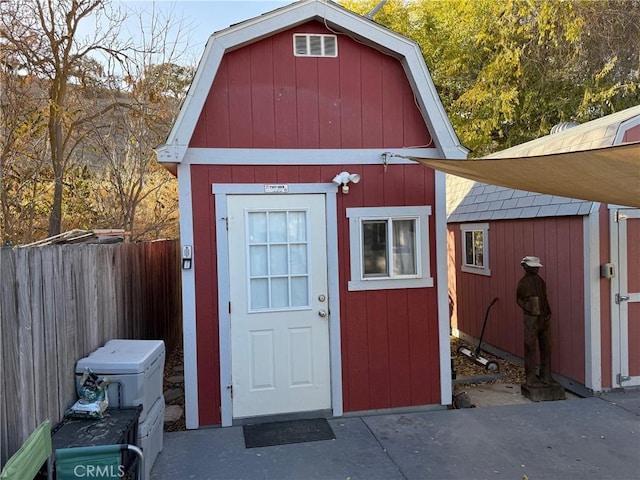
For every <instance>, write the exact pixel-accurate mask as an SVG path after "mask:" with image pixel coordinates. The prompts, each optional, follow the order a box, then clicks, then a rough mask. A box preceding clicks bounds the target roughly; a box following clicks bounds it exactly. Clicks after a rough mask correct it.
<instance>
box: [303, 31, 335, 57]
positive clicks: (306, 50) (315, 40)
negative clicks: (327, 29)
mask: <svg viewBox="0 0 640 480" xmlns="http://www.w3.org/2000/svg"><path fill="white" fill-rule="evenodd" d="M293 54H294V55H295V56H296V57H337V56H338V38H337V37H336V36H335V35H320V34H313V33H296V34H294V35H293Z"/></svg>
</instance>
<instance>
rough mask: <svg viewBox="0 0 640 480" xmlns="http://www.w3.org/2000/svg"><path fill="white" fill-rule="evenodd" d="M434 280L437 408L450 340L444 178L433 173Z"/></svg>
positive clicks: (447, 382)
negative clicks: (436, 298) (436, 337)
mask: <svg viewBox="0 0 640 480" xmlns="http://www.w3.org/2000/svg"><path fill="white" fill-rule="evenodd" d="M435 187H436V191H435V196H436V200H435V201H436V205H435V224H436V251H435V258H436V278H437V279H438V340H439V341H438V343H439V347H440V404H441V405H451V403H452V383H451V339H450V328H451V322H450V318H449V289H448V286H447V284H448V278H449V276H448V265H447V263H448V262H447V222H446V218H447V212H446V210H447V198H446V175H445V174H444V173H442V172H438V171H436V172H435Z"/></svg>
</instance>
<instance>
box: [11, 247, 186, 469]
mask: <svg viewBox="0 0 640 480" xmlns="http://www.w3.org/2000/svg"><path fill="white" fill-rule="evenodd" d="M179 252H180V247H179V245H178V241H177V240H170V241H157V242H148V243H122V244H117V245H57V246H47V247H39V248H36V247H30V248H23V249H7V248H4V249H0V287H1V288H0V427H1V433H0V465H4V463H5V462H6V461H7V460H8V459H9V457H10V456H11V455H13V453H15V452H16V451H17V450H18V448H19V447H20V446H21V445H22V442H23V441H24V440H25V439H26V438H27V437H28V436H29V434H30V433H31V432H32V431H33V430H34V429H35V428H36V426H37V425H38V424H39V423H40V422H41V421H42V420H44V419H46V418H49V419H50V420H51V423H52V424H54V425H55V423H56V422H58V421H60V420H61V419H62V417H63V414H64V411H65V410H66V409H67V408H68V407H69V406H71V404H72V403H73V402H74V401H75V400H76V399H77V397H76V390H75V364H76V362H77V361H78V360H79V359H80V358H83V357H85V356H87V355H88V354H89V353H91V352H93V351H94V350H95V349H96V348H98V347H100V346H102V345H103V344H104V343H105V342H106V341H107V340H110V339H112V338H127V339H160V340H164V341H165V344H166V347H167V351H171V349H172V348H173V347H175V346H176V345H177V344H178V342H179V341H180V339H181V336H182V309H181V296H182V294H181V286H180V258H179Z"/></svg>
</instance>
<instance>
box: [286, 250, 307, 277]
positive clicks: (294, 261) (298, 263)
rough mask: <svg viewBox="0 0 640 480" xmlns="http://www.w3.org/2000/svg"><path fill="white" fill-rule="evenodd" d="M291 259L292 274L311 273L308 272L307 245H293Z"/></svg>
mask: <svg viewBox="0 0 640 480" xmlns="http://www.w3.org/2000/svg"><path fill="white" fill-rule="evenodd" d="M290 255H291V258H290V259H289V263H290V269H291V272H290V273H291V274H300V273H309V272H308V270H307V245H306V244H305V243H303V244H301V245H291V247H290Z"/></svg>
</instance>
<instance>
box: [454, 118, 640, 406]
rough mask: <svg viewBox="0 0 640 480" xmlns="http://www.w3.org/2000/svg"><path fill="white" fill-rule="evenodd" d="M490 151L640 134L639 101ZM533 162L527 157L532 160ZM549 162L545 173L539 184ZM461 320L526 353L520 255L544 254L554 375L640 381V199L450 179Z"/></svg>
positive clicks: (593, 383) (524, 153)
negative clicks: (635, 202) (632, 203)
mask: <svg viewBox="0 0 640 480" xmlns="http://www.w3.org/2000/svg"><path fill="white" fill-rule="evenodd" d="M554 129H555V130H557V131H553V130H552V131H553V133H551V134H550V135H547V136H544V137H541V138H539V139H536V140H533V141H531V142H527V143H524V144H522V145H518V146H515V147H512V148H509V149H506V150H503V151H501V152H498V153H496V154H493V155H489V156H487V157H485V158H488V159H492V158H523V157H529V156H532V157H533V156H541V155H549V154H554V153H563V152H576V154H577V155H579V153H578V152H579V151H584V150H591V149H599V148H605V147H610V146H613V145H620V144H624V143H632V142H638V141H640V105H639V106H635V107H632V108H628V109H626V110H623V111H620V112H617V113H614V114H611V115H608V116H605V117H602V118H600V119H597V120H593V121H590V122H587V123H584V124H582V125H571V124H560V125H559V126H558V127H554ZM523 161H526V160H523ZM545 175H546V172H543V171H542V172H540V173H539V182H541V184H543V183H544V181H545ZM447 201H448V206H447V210H448V237H449V255H448V257H449V288H450V293H451V296H452V299H453V300H454V304H455V305H454V309H453V315H452V329H453V333H454V334H455V335H457V336H460V337H463V338H466V339H468V340H471V341H472V342H474V343H476V344H477V340H476V339H478V338H479V337H480V334H481V331H482V322H483V320H484V312H485V310H486V309H487V307H488V305H489V304H490V302H491V301H492V299H493V298H495V297H498V302H497V303H496V304H495V306H494V307H493V308H492V310H491V312H490V317H489V320H488V323H487V328H486V331H485V336H484V338H483V343H484V345H485V347H486V348H487V350H489V351H493V352H494V353H497V354H499V355H502V356H503V357H514V358H522V356H523V350H524V348H523V321H522V312H521V310H520V309H519V307H518V306H517V304H516V286H517V283H518V280H519V279H520V278H521V277H522V276H523V275H524V271H523V269H522V267H521V266H520V260H521V259H522V257H524V256H526V255H534V256H538V257H540V258H541V260H542V264H543V265H544V267H543V268H541V269H540V275H541V276H542V277H543V278H544V279H545V281H546V283H547V289H548V292H549V303H550V305H551V310H552V319H551V320H552V328H553V345H554V346H553V356H552V361H551V366H552V370H553V372H554V377H555V378H556V379H557V380H558V381H559V382H560V383H561V384H563V385H564V386H565V387H566V388H568V389H570V390H572V391H574V392H576V393H578V394H581V395H584V396H587V395H592V394H593V393H594V392H602V391H608V390H612V389H620V388H628V387H637V386H639V385H640V352H639V351H638V345H639V344H640V209H638V208H630V207H626V206H623V205H611V204H603V203H599V202H590V201H584V200H577V199H572V198H565V197H559V196H555V195H543V194H539V193H533V192H525V191H522V190H513V189H510V188H504V187H498V186H494V185H487V184H484V183H479V182H475V181H472V180H467V179H463V178H459V177H454V176H448V178H447Z"/></svg>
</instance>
